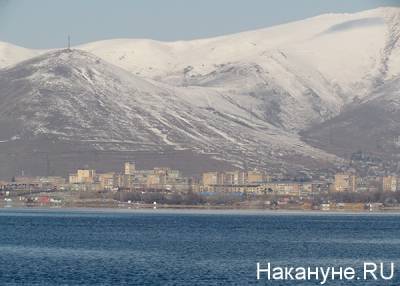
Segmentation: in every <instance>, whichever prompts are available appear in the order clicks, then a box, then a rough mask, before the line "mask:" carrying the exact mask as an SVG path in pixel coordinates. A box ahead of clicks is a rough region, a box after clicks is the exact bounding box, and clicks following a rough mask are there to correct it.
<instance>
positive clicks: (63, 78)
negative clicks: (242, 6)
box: [0, 8, 400, 177]
mask: <svg viewBox="0 0 400 286" xmlns="http://www.w3.org/2000/svg"><path fill="white" fill-rule="evenodd" d="M399 23H400V9H399V8H379V9H375V10H370V11H365V12H361V13H356V14H329V15H322V16H318V17H315V18H311V19H307V20H304V21H300V22H294V23H289V24H285V25H281V26H276V27H272V28H268V29H263V30H257V31H250V32H245V33H240V34H235V35H229V36H223V37H218V38H213V39H203V40H195V41H185V42H183V41H182V42H173V43H165V42H157V41H151V40H133V39H132V40H129V39H124V40H108V41H101V42H95V43H89V44H86V45H82V46H78V47H75V48H74V49H72V50H67V49H65V50H58V51H35V50H28V49H24V48H20V47H16V46H13V45H10V44H7V43H0V99H1V100H0V141H1V142H2V143H0V160H2V161H3V160H7V161H8V162H10V163H9V165H8V166H7V167H2V168H0V177H5V176H10V175H11V174H12V173H15V172H18V170H21V169H24V170H25V169H27V172H30V173H33V174H34V173H38V174H39V173H43V172H47V173H48V172H49V170H50V169H54V170H55V171H54V172H56V173H57V174H61V173H63V174H64V173H65V172H67V171H68V170H69V169H71V168H73V167H79V166H78V165H82V164H83V163H85V160H86V161H87V162H86V163H89V164H93V165H97V166H99V165H100V166H103V167H104V166H105V164H110V165H112V164H117V162H119V161H121V160H125V159H135V158H139V160H142V161H143V164H146V162H147V163H148V164H150V161H154V164H155V163H159V162H155V160H154V158H155V157H157V156H156V155H157V154H159V155H160V156H159V157H162V158H164V161H162V163H163V164H165V165H167V164H168V162H172V164H173V165H174V167H176V168H180V169H182V168H184V169H185V171H187V172H188V173H196V172H199V171H202V170H204V169H210V168H211V169H212V168H222V167H223V166H225V167H226V166H235V167H258V168H267V169H272V168H282V169H285V170H315V169H318V168H322V167H323V168H325V167H333V166H335V165H336V166H338V165H340V164H343V162H344V161H343V159H342V158H343V157H344V158H346V157H347V156H348V154H350V153H351V152H355V151H357V150H358V149H361V150H365V151H368V152H373V153H374V154H377V155H382V156H388V155H390V156H393V155H397V154H398V151H399V149H398V145H399V144H398V142H399V140H398V138H399V136H400V128H399V127H398V126H399V123H400V117H399V115H400V113H399V109H400V108H399V106H400V105H399V99H398V98H399V97H398V90H399V89H398V87H399V82H400V79H399V75H400V41H399V38H400V25H399ZM90 152H92V153H93V154H95V155H93V157H90V156H88V155H86V156H80V155H79V154H83V153H85V154H89V153H90ZM77 154H78V155H77ZM90 154H91V153H90ZM104 154H108V155H107V156H106V157H102V156H104ZM182 154H184V155H182ZM199 156H200V157H199ZM174 158H179V159H178V160H176V159H174ZM221 160H222V161H221ZM63 162H64V163H63ZM196 164H198V166H197V167H196ZM49 165H51V166H49ZM35 166H36V168H35ZM104 168H106V167H104Z"/></svg>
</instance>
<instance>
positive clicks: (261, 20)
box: [0, 0, 400, 48]
mask: <svg viewBox="0 0 400 286" xmlns="http://www.w3.org/2000/svg"><path fill="white" fill-rule="evenodd" d="M393 5H400V0H388V1H385V0H381V1H379V0H196V1H195V0H0V41H5V42H11V43H14V44H17V45H20V46H25V47H30V48H56V47H63V46H65V45H66V41H67V40H66V39H67V35H68V34H71V37H72V42H73V44H80V43H85V42H90V41H95V40H102V39H110V38H151V39H156V40H167V41H171V40H187V39H193V38H204V37H210V36H217V35H224V34H229V33H235V32H241V31H245V30H252V29H257V28H263V27H268V26H271V25H275V24H280V23H285V22H290V21H293V20H299V19H303V18H307V17H310V16H315V15H318V14H323V13H329V12H354V11H360V10H366V9H370V8H375V7H378V6H393Z"/></svg>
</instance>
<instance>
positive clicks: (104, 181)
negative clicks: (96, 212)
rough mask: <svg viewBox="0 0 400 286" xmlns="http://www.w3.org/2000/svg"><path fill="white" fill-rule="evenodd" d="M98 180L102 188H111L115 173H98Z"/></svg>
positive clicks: (113, 183) (114, 180)
mask: <svg viewBox="0 0 400 286" xmlns="http://www.w3.org/2000/svg"><path fill="white" fill-rule="evenodd" d="M98 180H99V183H100V188H101V189H102V190H112V189H113V188H114V187H115V186H116V184H115V183H116V174H115V173H114V172H110V173H104V174H99V175H98Z"/></svg>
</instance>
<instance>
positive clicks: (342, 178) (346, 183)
mask: <svg viewBox="0 0 400 286" xmlns="http://www.w3.org/2000/svg"><path fill="white" fill-rule="evenodd" d="M356 187H357V186H356V176H355V175H354V174H352V173H338V174H336V175H335V182H334V185H333V191H334V192H338V193H340V192H355V191H356V190H357V188H356Z"/></svg>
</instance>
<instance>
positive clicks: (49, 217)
mask: <svg viewBox="0 0 400 286" xmlns="http://www.w3.org/2000/svg"><path fill="white" fill-rule="evenodd" d="M399 257H400V216H396V215H310V214H308V215H307V214H305V215H299V214H293V215H289V214H287V215H286V214H279V215H274V214H269V215H265V214H264V215H260V214H254V215H233V214H190V213H185V214H176V213H157V212H154V213H153V212H145V213H117V214H113V213H101V212H98V213H87V212H72V213H71V212H69V213H68V212H63V211H60V212H54V211H53V212H50V211H34V212H29V211H0V285H318V282H316V281H313V282H306V283H305V282H286V283H283V282H279V283H278V282H268V281H266V280H261V281H258V282H257V280H256V263H257V262H266V261H270V262H273V263H274V264H278V265H279V264H280V265H294V266H310V265H315V266H324V265H332V266H335V265H338V266H343V265H344V266H349V265H354V266H355V267H358V266H360V265H362V263H363V262H364V261H394V262H395V263H396V264H397V265H398V267H399V270H400V258H399ZM397 276H399V277H400V275H397ZM397 276H396V278H395V279H393V280H392V281H391V282H382V281H380V282H374V281H369V282H365V281H362V282H357V281H353V282H338V281H333V282H329V283H328V284H326V285H399V283H400V280H399V278H398V277H397Z"/></svg>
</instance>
